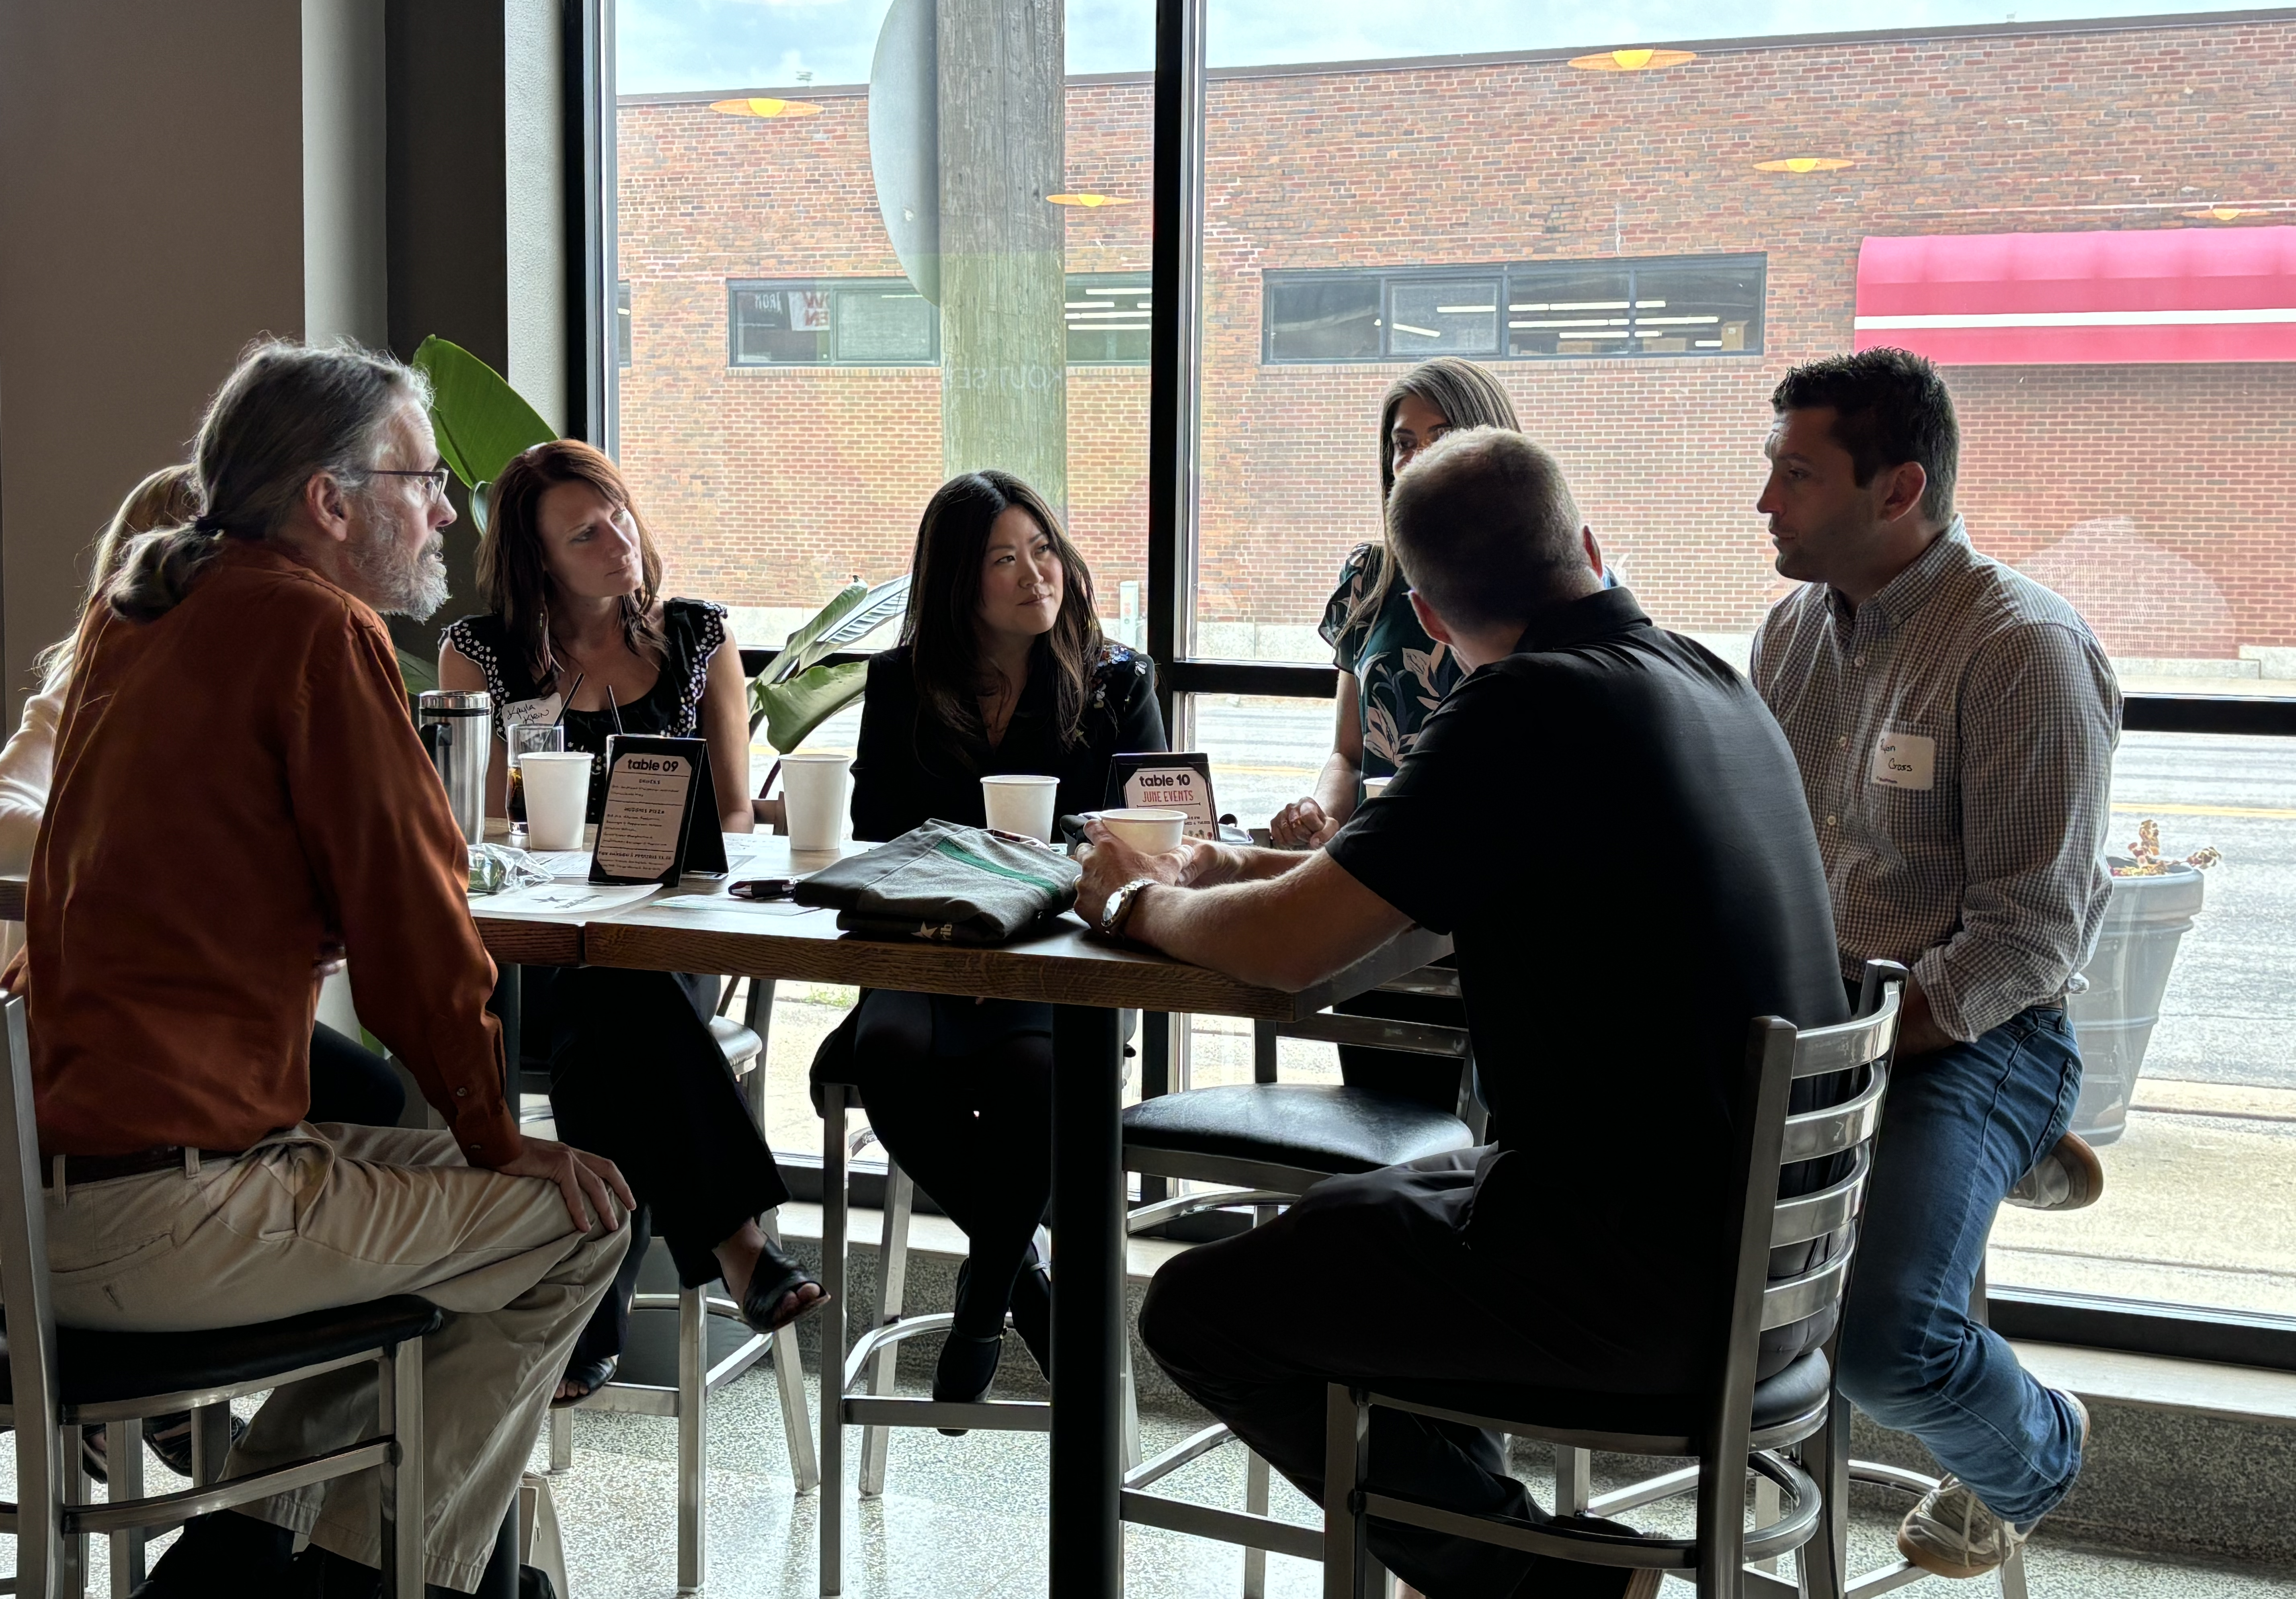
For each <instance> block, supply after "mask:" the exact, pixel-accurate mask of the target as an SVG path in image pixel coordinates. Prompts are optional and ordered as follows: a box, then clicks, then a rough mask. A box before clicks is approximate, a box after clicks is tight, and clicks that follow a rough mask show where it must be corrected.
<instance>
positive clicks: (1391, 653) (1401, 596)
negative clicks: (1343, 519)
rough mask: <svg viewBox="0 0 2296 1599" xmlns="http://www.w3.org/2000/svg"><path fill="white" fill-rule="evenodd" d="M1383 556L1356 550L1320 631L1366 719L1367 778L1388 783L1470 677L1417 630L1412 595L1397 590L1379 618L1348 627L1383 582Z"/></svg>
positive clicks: (1423, 631) (1360, 547) (1444, 646)
mask: <svg viewBox="0 0 2296 1599" xmlns="http://www.w3.org/2000/svg"><path fill="white" fill-rule="evenodd" d="M1378 559H1379V552H1378V550H1377V548H1376V547H1375V546H1374V545H1367V544H1365V545H1357V546H1356V547H1355V549H1353V550H1352V551H1350V552H1349V554H1348V559H1347V563H1346V564H1345V565H1344V566H1342V567H1341V569H1340V586H1339V587H1337V588H1336V589H1334V590H1333V591H1332V597H1331V600H1330V602H1329V603H1327V604H1325V605H1324V621H1323V625H1322V626H1321V627H1318V628H1317V629H1316V631H1317V632H1319V633H1321V634H1322V635H1323V637H1324V643H1325V644H1329V645H1331V646H1332V661H1333V665H1335V666H1337V667H1338V668H1340V670H1341V671H1343V672H1351V673H1353V674H1354V675H1355V678H1356V684H1357V694H1358V696H1359V698H1358V700H1357V708H1358V709H1359V711H1360V712H1361V715H1362V717H1363V775H1365V777H1391V776H1393V775H1395V768H1396V767H1397V766H1398V764H1399V763H1400V762H1401V761H1402V759H1403V758H1404V757H1405V756H1406V755H1407V754H1408V753H1410V750H1411V746H1412V745H1413V744H1415V743H1416V742H1419V729H1420V728H1421V727H1422V726H1424V725H1425V724H1426V721H1427V718H1428V717H1431V716H1433V715H1434V714H1435V708H1436V707H1437V706H1439V705H1440V704H1442V703H1443V696H1444V695H1446V694H1447V693H1450V692H1451V688H1452V685H1454V684H1456V683H1457V682H1458V681H1459V679H1460V678H1461V677H1462V676H1465V674H1464V673H1463V672H1461V671H1460V669H1459V660H1458V657H1456V655H1454V654H1452V653H1451V649H1450V646H1449V645H1447V644H1437V643H1436V642H1435V641H1434V640H1433V639H1431V638H1430V637H1428V636H1427V630H1426V629H1425V628H1423V627H1421V626H1420V625H1419V617H1418V614H1417V613H1416V612H1415V611H1413V610H1412V609H1411V594H1410V591H1409V589H1408V588H1407V587H1406V586H1405V585H1404V584H1401V583H1398V584H1397V585H1396V586H1394V588H1392V589H1390V591H1389V593H1388V596H1387V603H1385V604H1383V605H1382V606H1381V607H1380V608H1379V612H1378V614H1377V615H1375V616H1373V617H1370V618H1367V619H1365V620H1363V621H1359V622H1357V624H1356V626H1355V627H1348V626H1347V619H1348V612H1349V611H1351V610H1353V609H1354V607H1355V603H1356V602H1357V600H1358V599H1360V598H1361V597H1362V596H1363V594H1365V591H1366V590H1368V589H1369V588H1370V587H1371V586H1372V585H1373V584H1374V583H1375V582H1376V581H1377V580H1378V578H1379V567H1378V564H1377V562H1378Z"/></svg>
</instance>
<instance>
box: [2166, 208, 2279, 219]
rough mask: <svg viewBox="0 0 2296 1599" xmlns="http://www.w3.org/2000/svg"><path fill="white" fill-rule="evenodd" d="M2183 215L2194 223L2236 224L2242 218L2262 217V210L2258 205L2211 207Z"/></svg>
mask: <svg viewBox="0 0 2296 1599" xmlns="http://www.w3.org/2000/svg"><path fill="white" fill-rule="evenodd" d="M2263 215H2264V208H2263V207H2262V206H2260V205H2212V206H2206V207H2203V208H2202V209H2200V210H2197V211H2186V212H2185V216H2187V217H2191V218H2192V219H2193V220H2194V221H2195V222H2237V221H2239V220H2240V219H2241V218H2242V217H2261V216H2263Z"/></svg>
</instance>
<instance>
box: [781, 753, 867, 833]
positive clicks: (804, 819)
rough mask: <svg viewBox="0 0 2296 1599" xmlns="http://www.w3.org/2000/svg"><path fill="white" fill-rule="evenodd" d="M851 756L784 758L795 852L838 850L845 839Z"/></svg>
mask: <svg viewBox="0 0 2296 1599" xmlns="http://www.w3.org/2000/svg"><path fill="white" fill-rule="evenodd" d="M852 769H853V758H852V757H851V756H849V755H784V756H783V757H782V800H783V814H784V815H785V816H788V818H789V841H790V848H791V849H836V848H837V844H838V840H840V839H842V838H843V837H844V836H845V779H846V775H847V774H848V773H849V772H850V771H851V770H852Z"/></svg>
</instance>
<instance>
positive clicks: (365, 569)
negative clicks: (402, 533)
mask: <svg viewBox="0 0 2296 1599" xmlns="http://www.w3.org/2000/svg"><path fill="white" fill-rule="evenodd" d="M446 549H447V538H446V536H445V535H444V534H441V533H433V534H432V535H431V536H430V539H429V541H428V542H427V543H425V544H424V545H422V548H421V549H419V550H415V551H414V552H412V553H409V552H408V551H407V549H406V545H404V544H402V543H401V542H400V540H399V537H398V529H397V528H396V527H394V526H390V525H388V524H387V523H385V524H382V525H378V526H377V527H376V528H375V529H374V530H373V533H372V534H371V535H370V536H369V537H366V538H365V539H362V540H361V541H360V542H359V543H358V545H357V546H356V547H355V548H354V549H353V550H352V551H351V556H350V561H351V570H352V571H354V572H356V573H357V575H358V578H359V581H360V583H361V585H362V586H364V587H365V589H366V592H367V595H368V596H369V597H368V603H370V604H372V605H373V607H374V608H375V609H376V610H377V611H381V612H382V613H383V614H384V615H385V616H411V617H413V618H414V619H415V620H416V621H421V620H422V619H424V618H425V617H428V616H430V615H431V614H432V613H433V612H435V611H437V610H438V609H439V607H440V606H441V605H444V604H445V603H447V556H446Z"/></svg>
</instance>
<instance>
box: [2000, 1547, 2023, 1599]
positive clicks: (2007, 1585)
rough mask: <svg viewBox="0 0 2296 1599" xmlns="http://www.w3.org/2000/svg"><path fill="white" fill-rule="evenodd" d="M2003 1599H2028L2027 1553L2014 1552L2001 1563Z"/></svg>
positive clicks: (2021, 1551) (2017, 1550)
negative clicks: (2026, 1578) (2026, 1585)
mask: <svg viewBox="0 0 2296 1599" xmlns="http://www.w3.org/2000/svg"><path fill="white" fill-rule="evenodd" d="M2001 1599H2026V1593H2025V1551H2024V1550H2023V1549H2022V1548H2018V1549H2014V1550H2012V1551H2011V1552H2010V1554H2009V1558H2008V1559H2007V1560H2005V1561H2004V1562H2001Z"/></svg>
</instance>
